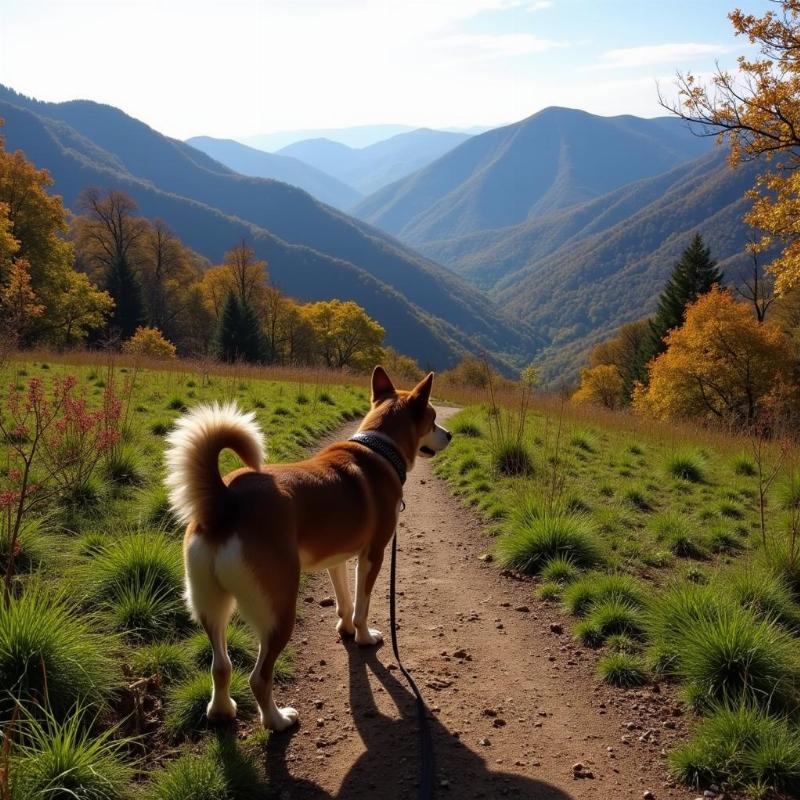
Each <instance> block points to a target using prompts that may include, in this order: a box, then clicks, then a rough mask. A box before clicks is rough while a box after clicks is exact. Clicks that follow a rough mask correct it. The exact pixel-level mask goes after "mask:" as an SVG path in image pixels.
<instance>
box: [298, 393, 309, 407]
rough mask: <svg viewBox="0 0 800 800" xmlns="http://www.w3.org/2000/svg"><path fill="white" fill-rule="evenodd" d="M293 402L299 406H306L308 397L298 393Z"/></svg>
mask: <svg viewBox="0 0 800 800" xmlns="http://www.w3.org/2000/svg"><path fill="white" fill-rule="evenodd" d="M295 402H296V403H297V405H299V406H304V405H307V403H308V395H305V394H303V392H298V394H297V397H295Z"/></svg>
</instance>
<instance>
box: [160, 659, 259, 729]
mask: <svg viewBox="0 0 800 800" xmlns="http://www.w3.org/2000/svg"><path fill="white" fill-rule="evenodd" d="M231 697H233V699H234V700H235V701H236V705H237V706H238V715H237V716H239V717H242V716H244V717H245V718H246V717H248V716H251V715H253V714H254V713H255V712H256V710H257V709H256V701H255V699H254V697H253V693H252V692H251V691H250V683H249V681H248V678H247V675H245V674H244V673H243V672H239V671H238V670H234V671H233V675H232V677H231ZM210 699H211V675H210V674H209V673H208V672H198V673H196V674H195V675H191V676H189V677H188V678H186V679H185V680H182V681H179V682H176V683H173V684H172V685H171V686H170V687H169V689H168V691H167V696H166V701H165V706H166V716H165V717H164V730H165V731H166V733H167V735H168V736H170V737H173V738H175V739H178V738H184V737H187V736H192V735H195V734H197V733H199V732H200V731H202V730H203V729H204V728H205V727H206V724H207V721H206V707H207V706H208V702H209V700H210Z"/></svg>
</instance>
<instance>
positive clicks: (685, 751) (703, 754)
mask: <svg viewBox="0 0 800 800" xmlns="http://www.w3.org/2000/svg"><path fill="white" fill-rule="evenodd" d="M669 767H670V771H671V772H672V773H673V774H674V775H675V776H676V777H677V778H679V779H680V780H682V781H684V782H685V783H688V784H690V785H692V786H695V787H697V788H702V787H705V786H708V785H710V784H712V783H716V784H722V783H725V784H729V785H730V786H731V787H732V788H734V789H744V790H745V791H746V793H747V794H748V796H753V789H755V788H756V787H761V788H763V789H765V790H768V791H769V792H773V791H782V790H786V791H790V792H791V791H796V790H797V789H798V788H800V730H799V729H798V728H797V727H796V725H794V724H792V723H791V722H789V721H787V720H786V719H785V718H782V717H773V716H769V715H768V714H766V713H765V712H764V711H763V710H761V709H759V708H757V707H753V706H748V705H737V706H734V707H726V706H722V707H717V708H715V709H714V710H713V711H712V712H711V714H710V716H709V717H708V718H707V719H706V720H704V721H703V722H702V723H701V724H700V726H699V727H698V728H697V730H696V731H695V733H694V735H693V737H692V739H691V740H690V741H689V742H687V743H686V744H685V745H682V746H681V747H679V748H678V750H676V751H675V752H674V753H672V754H671V755H670V756H669ZM748 789H749V791H748ZM762 796H764V795H762Z"/></svg>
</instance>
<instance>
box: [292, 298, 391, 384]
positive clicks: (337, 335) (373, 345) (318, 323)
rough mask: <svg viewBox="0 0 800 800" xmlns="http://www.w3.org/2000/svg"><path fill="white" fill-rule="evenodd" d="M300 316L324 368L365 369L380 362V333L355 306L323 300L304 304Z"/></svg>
mask: <svg viewBox="0 0 800 800" xmlns="http://www.w3.org/2000/svg"><path fill="white" fill-rule="evenodd" d="M304 313H305V314H306V317H307V319H308V320H309V322H310V323H311V326H312V328H313V330H314V336H315V340H316V344H317V351H318V352H319V354H320V356H321V357H322V360H323V361H324V362H325V364H326V365H327V366H328V367H333V368H335V369H342V368H343V367H353V368H368V367H370V366H374V365H375V364H377V363H378V361H379V360H380V357H381V354H382V349H381V345H382V343H383V335H384V330H383V328H382V327H381V326H380V325H379V324H378V323H377V322H376V321H375V320H374V319H372V318H371V317H370V316H369V315H368V314H367V312H366V311H364V309H363V308H361V306H359V305H358V304H357V303H354V302H353V301H352V300H347V301H342V300H325V301H320V302H318V303H310V304H308V305H307V306H305V307H304Z"/></svg>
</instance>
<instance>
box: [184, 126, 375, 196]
mask: <svg viewBox="0 0 800 800" xmlns="http://www.w3.org/2000/svg"><path fill="white" fill-rule="evenodd" d="M186 144H189V145H191V146H192V147H196V148H197V149H198V150H202V151H203V152H204V153H205V154H206V155H209V156H211V158H213V159H215V160H216V161H219V162H220V163H222V164H224V165H225V166H226V167H230V168H231V169H232V170H233V171H234V172H239V173H241V174H242V175H249V176H250V177H252V178H271V179H272V180H276V181H283V183H289V184H291V185H292V186H298V187H299V188H301V189H305V191H307V192H308V193H309V194H311V195H313V196H314V197H316V198H317V200H322V202H323V203H327V204H328V205H331V206H334V208H339V209H341V210H343V211H344V210H346V209H348V208H351V207H352V206H354V205H355V204H356V203H357V202H358V201H359V200H360V199H361V198H362V195H361V193H360V192H357V191H356V190H355V189H353V188H352V187H350V186H348V185H347V184H345V183H342V182H341V181H339V180H337V179H336V178H334V177H332V176H331V175H327V174H326V173H325V172H322V171H321V170H318V169H316V168H315V167H312V166H311V165H309V164H306V163H305V162H303V161H299V160H298V159H296V158H291V157H290V156H279V155H275V154H274V153H265V152H264V151H263V150H256V149H255V148H254V147H248V146H247V145H245V144H241V143H240V142H235V141H234V140H233V139H213V138H212V137H210V136H194V137H192V138H191V139H187V140H186Z"/></svg>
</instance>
